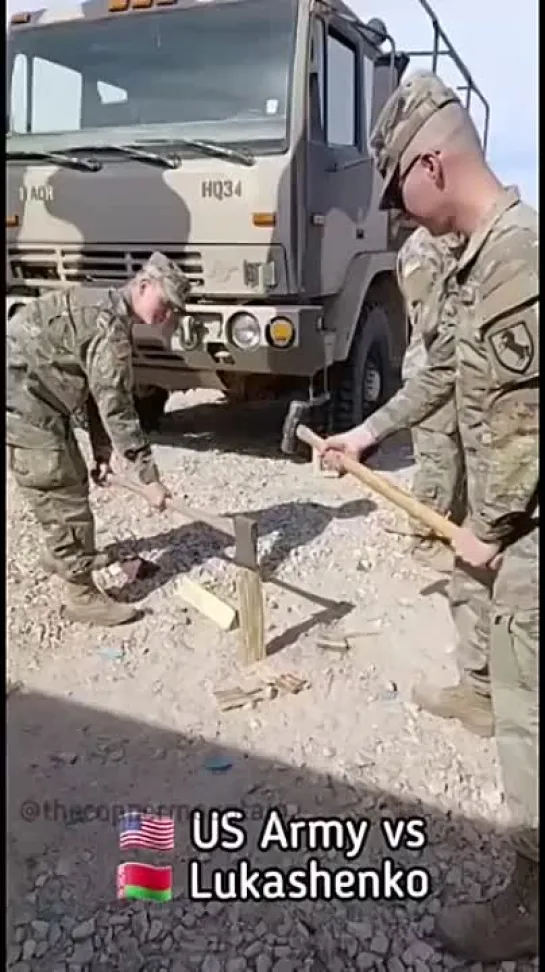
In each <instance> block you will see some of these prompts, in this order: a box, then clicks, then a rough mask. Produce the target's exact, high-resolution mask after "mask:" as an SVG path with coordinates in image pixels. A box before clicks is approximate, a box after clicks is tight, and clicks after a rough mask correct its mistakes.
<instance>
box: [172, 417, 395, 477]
mask: <svg viewBox="0 0 545 972" xmlns="http://www.w3.org/2000/svg"><path fill="white" fill-rule="evenodd" d="M288 404H289V402H288V401H283V400H278V401H276V402H255V403H254V402H252V403H243V404H239V403H233V402H229V401H221V400H220V401H216V402H206V403H204V404H200V405H194V406H191V407H190V408H181V409H173V410H172V411H167V412H165V415H164V416H163V418H162V420H161V425H160V428H159V430H158V431H156V432H155V433H154V434H153V437H154V441H155V442H156V443H157V444H158V445H169V446H183V447H184V449H190V450H193V451H195V452H207V451H209V450H214V451H216V452H225V453H232V454H234V455H238V456H241V455H242V456H255V457H257V458H264V457H267V458H271V459H283V460H284V461H286V458H287V457H286V455H284V454H283V453H282V451H281V442H282V426H283V422H284V418H285V416H286V411H287V408H288ZM308 455H309V453H308V451H307V450H306V448H305V447H304V446H300V453H299V454H298V456H297V457H296V458H294V460H293V461H298V462H301V461H306V460H307V458H308ZM412 461H413V460H412V451H411V446H410V436H408V435H403V436H401V435H398V436H396V437H395V442H394V438H392V440H391V442H388V443H385V444H384V445H382V446H381V448H380V450H379V451H378V452H377V454H376V456H374V457H373V462H372V465H373V467H374V468H376V469H383V470H385V471H387V470H390V471H394V470H396V469H403V468H404V467H406V466H410V465H412Z"/></svg>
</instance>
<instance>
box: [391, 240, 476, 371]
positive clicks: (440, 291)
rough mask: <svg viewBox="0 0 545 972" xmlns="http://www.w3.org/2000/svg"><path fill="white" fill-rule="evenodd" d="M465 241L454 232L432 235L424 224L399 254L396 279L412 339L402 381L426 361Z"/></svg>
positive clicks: (407, 351) (407, 241) (405, 357)
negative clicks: (444, 234) (450, 280)
mask: <svg viewBox="0 0 545 972" xmlns="http://www.w3.org/2000/svg"><path fill="white" fill-rule="evenodd" d="M462 249H463V241H462V240H461V238H460V237H458V236H455V235H454V234H450V233H449V234H448V235H446V236H438V237H433V236H432V235H431V233H429V232H428V230H426V229H424V227H423V226H420V227H418V229H416V230H415V231H414V233H412V234H411V235H410V237H409V238H408V240H406V241H405V243H404V244H403V246H402V247H401V250H400V251H399V253H398V257H397V281H398V286H399V289H400V291H401V293H402V295H403V299H404V301H405V308H406V313H407V317H408V321H409V325H410V334H411V337H410V342H409V345H408V347H407V350H406V352H405V355H404V359H403V372H402V377H403V381H407V380H408V379H409V378H411V377H412V376H413V375H415V374H416V372H417V371H419V370H420V368H423V367H424V365H425V363H426V354H427V352H428V351H429V348H430V345H431V343H432V341H433V340H434V338H435V336H436V334H437V328H438V326H439V320H440V318H441V314H442V312H443V306H444V303H445V300H446V299H447V298H448V287H449V278H450V277H451V276H452V274H453V272H454V270H455V269H456V265H457V259H458V258H459V256H460V254H461V252H462Z"/></svg>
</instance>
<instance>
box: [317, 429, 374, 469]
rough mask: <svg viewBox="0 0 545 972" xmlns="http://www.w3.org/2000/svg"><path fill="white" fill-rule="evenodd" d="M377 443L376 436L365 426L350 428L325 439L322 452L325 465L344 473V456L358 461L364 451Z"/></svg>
mask: <svg viewBox="0 0 545 972" xmlns="http://www.w3.org/2000/svg"><path fill="white" fill-rule="evenodd" d="M374 444H375V438H374V436H373V435H371V433H370V432H368V431H367V430H366V429H365V428H364V427H363V426H359V427H357V428H355V429H350V431H349V432H343V433H342V434H341V435H332V436H330V437H329V438H328V439H325V440H324V443H323V445H322V448H321V450H320V454H321V457H322V460H323V462H324V465H325V466H327V467H328V468H329V469H335V470H336V471H337V472H338V473H339V475H341V476H342V475H344V466H343V457H345V456H347V457H348V458H350V459H355V460H356V462H358V461H359V458H360V456H361V454H362V452H367V450H368V449H370V448H371V447H372V446H373V445H374Z"/></svg>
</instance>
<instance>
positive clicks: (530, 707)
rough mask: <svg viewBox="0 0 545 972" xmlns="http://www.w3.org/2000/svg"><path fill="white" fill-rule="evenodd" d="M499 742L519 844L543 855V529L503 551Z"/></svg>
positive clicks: (495, 660) (496, 602) (496, 695)
mask: <svg viewBox="0 0 545 972" xmlns="http://www.w3.org/2000/svg"><path fill="white" fill-rule="evenodd" d="M490 674H491V686H492V705H493V708H494V718H495V723H496V743H497V747H498V757H499V762H500V767H501V774H502V779H503V786H504V790H505V797H506V802H507V806H508V808H509V812H510V816H511V828H512V829H511V833H512V843H513V845H514V847H515V850H516V851H517V852H518V853H519V854H522V856H523V857H528V858H530V859H531V860H534V861H539V798H538V790H539V532H538V529H536V531H535V533H533V534H531V535H528V536H527V537H524V538H523V539H521V540H519V541H517V542H516V543H515V544H513V546H512V547H510V548H508V550H507V551H506V552H505V554H504V559H503V564H502V566H501V568H500V571H499V573H498V577H497V579H496V583H495V585H494V599H493V619H492V625H491V642H490Z"/></svg>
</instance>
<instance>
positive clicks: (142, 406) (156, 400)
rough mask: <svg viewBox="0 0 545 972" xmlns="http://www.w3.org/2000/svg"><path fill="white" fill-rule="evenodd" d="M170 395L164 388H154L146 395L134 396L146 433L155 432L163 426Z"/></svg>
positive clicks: (136, 394)
mask: <svg viewBox="0 0 545 972" xmlns="http://www.w3.org/2000/svg"><path fill="white" fill-rule="evenodd" d="M169 397H170V395H169V392H168V391H166V390H165V389H164V388H152V389H150V390H147V391H146V394H144V395H139V394H138V392H136V393H135V396H134V404H135V407H136V411H137V413H138V418H139V419H140V424H141V426H142V428H143V430H144V432H148V433H149V432H155V431H156V430H157V429H158V428H159V425H160V424H161V419H162V417H163V415H164V411H165V405H166V403H167V402H168V399H169Z"/></svg>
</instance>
